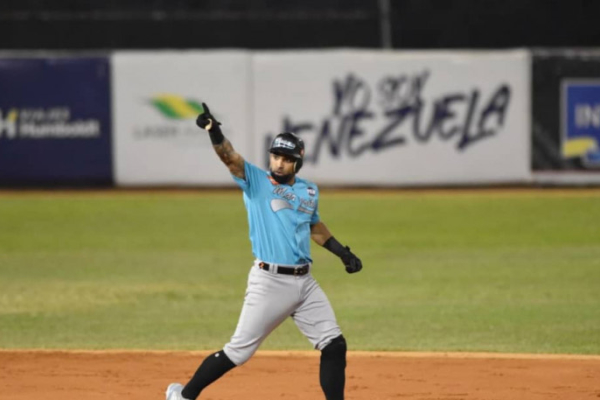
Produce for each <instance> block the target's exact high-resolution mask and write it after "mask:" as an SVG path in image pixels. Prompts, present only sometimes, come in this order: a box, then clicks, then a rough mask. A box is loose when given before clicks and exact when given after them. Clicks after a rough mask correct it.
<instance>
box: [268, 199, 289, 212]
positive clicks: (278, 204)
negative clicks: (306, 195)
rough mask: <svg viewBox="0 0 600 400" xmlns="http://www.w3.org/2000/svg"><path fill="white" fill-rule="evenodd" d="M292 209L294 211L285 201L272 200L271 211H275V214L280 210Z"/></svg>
mask: <svg viewBox="0 0 600 400" xmlns="http://www.w3.org/2000/svg"><path fill="white" fill-rule="evenodd" d="M287 208H289V209H291V210H293V209H294V207H293V206H292V205H291V204H290V203H288V202H287V201H285V200H283V199H273V200H271V210H273V212H277V211H280V210H285V209H287Z"/></svg>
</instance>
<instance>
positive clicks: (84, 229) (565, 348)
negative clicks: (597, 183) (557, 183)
mask: <svg viewBox="0 0 600 400" xmlns="http://www.w3.org/2000/svg"><path fill="white" fill-rule="evenodd" d="M320 212H321V217H322V219H323V221H324V222H325V223H326V224H327V225H328V226H329V227H330V229H331V230H332V232H333V233H334V235H335V236H336V237H337V238H338V239H339V240H340V241H341V242H343V243H347V244H349V245H350V246H351V247H352V250H353V251H355V252H356V253H357V254H358V255H359V256H360V257H361V258H362V260H363V264H364V269H363V271H362V272H361V273H359V274H354V275H348V274H346V273H345V272H344V270H343V266H342V264H341V262H340V261H339V260H338V259H337V258H335V257H334V256H333V255H331V254H330V253H328V252H327V251H325V250H323V249H321V248H318V246H316V245H313V256H314V259H315V269H314V275H315V276H316V277H317V279H318V280H319V282H320V283H321V286H322V287H323V288H324V289H325V291H326V293H327V294H328V296H329V298H330V300H331V301H332V303H333V305H334V308H335V310H336V313H337V317H338V322H339V323H340V325H341V326H342V328H343V330H344V334H345V336H346V337H347V339H348V342H349V345H350V348H351V349H353V350H403V351H407V350H410V351H412V350H415V351H417V350H418V351H424V350H427V351H429V350H431V351H492V352H530V353H577V354H600V191H571V192H557V191H549V190H546V191H543V190H542V191H533V192H532V191H516V192H511V193H503V192H500V191H449V192H447V193H443V194H440V193H436V192H428V191H421V192H381V191H379V192H378V191H375V192H364V193H357V192H336V191H324V192H323V193H322V196H321V203H320ZM251 262H252V254H251V251H250V244H249V241H248V232H247V222H246V215H245V209H244V206H243V202H242V199H241V194H240V193H239V192H237V191H232V192H231V193H229V192H217V193H211V192H197V193H195V192H191V191H189V192H183V193H181V192H158V193H137V192H117V191H115V192H111V191H107V192H101V193H100V194H98V193H86V192H73V193H69V192H63V193H59V194H56V193H52V192H48V193H44V192H40V193H23V194H2V193H0V348H48V349H49V348H77V349H105V348H119V349H125V348H126V349H181V350H184V349H185V350H203V349H218V348H221V346H222V345H223V344H224V343H225V342H227V341H228V339H229V337H230V336H231V334H232V333H233V330H234V328H235V325H236V322H237V318H238V314H239V311H240V308H241V304H242V299H243V294H244V289H245V284H246V275H247V271H248V269H249V267H250V265H251ZM309 348H310V344H309V343H308V341H307V340H306V339H304V338H303V337H302V335H301V334H300V333H299V332H298V331H297V329H296V327H295V326H294V324H293V323H292V322H291V321H288V322H286V323H284V324H283V325H282V326H281V327H280V328H279V329H278V330H276V331H275V332H274V333H273V334H272V335H271V337H269V339H267V341H266V342H265V344H264V345H263V347H262V349H309Z"/></svg>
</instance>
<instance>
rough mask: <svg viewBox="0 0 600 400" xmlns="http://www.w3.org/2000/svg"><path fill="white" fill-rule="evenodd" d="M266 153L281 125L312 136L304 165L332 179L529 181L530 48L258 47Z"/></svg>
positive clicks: (258, 128) (257, 116)
mask: <svg viewBox="0 0 600 400" xmlns="http://www.w3.org/2000/svg"><path fill="white" fill-rule="evenodd" d="M253 71H254V75H253V76H254V83H253V88H254V93H253V95H254V97H253V102H252V103H253V105H254V115H253V121H254V131H255V136H256V140H255V141H253V142H252V143H253V145H254V152H253V154H255V155H256V156H257V159H256V160H255V162H256V163H258V164H259V165H260V166H262V167H266V165H267V160H268V152H267V148H268V145H269V143H270V141H271V139H272V138H273V137H274V136H275V135H276V134H277V133H279V132H283V131H294V132H296V133H297V134H299V135H300V137H302V138H303V139H304V141H305V143H306V157H305V162H304V167H303V169H302V172H301V176H303V177H306V178H308V179H311V180H314V181H316V182H317V183H323V184H330V185H383V186H388V185H389V186H402V185H437V184H442V185H446V184H450V185H452V184H479V183H484V184H491V183H514V182H525V181H528V180H530V179H531V173H530V140H529V137H530V118H529V114H530V100H529V98H530V89H529V87H530V57H529V54H528V52H526V51H497V52H380V51H355V50H339V51H307V52H289V53H286V52H258V53H254V56H253Z"/></svg>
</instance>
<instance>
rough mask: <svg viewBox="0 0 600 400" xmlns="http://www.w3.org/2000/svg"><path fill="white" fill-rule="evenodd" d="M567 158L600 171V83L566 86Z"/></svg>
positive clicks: (579, 82)
mask: <svg viewBox="0 0 600 400" xmlns="http://www.w3.org/2000/svg"><path fill="white" fill-rule="evenodd" d="M562 103H563V121H562V124H563V134H562V155H563V158H581V159H582V161H583V162H584V163H585V164H586V165H588V166H595V167H600V80H597V81H590V80H585V81H584V80H567V81H564V82H563V91H562Z"/></svg>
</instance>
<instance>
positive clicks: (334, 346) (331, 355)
mask: <svg viewBox="0 0 600 400" xmlns="http://www.w3.org/2000/svg"><path fill="white" fill-rule="evenodd" d="M347 349H348V345H347V344H346V339H345V338H344V336H343V335H340V336H338V337H336V338H335V339H333V340H332V341H331V342H329V344H328V345H327V346H325V347H324V348H323V350H321V360H326V359H338V360H344V361H345V360H346V351H347Z"/></svg>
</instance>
